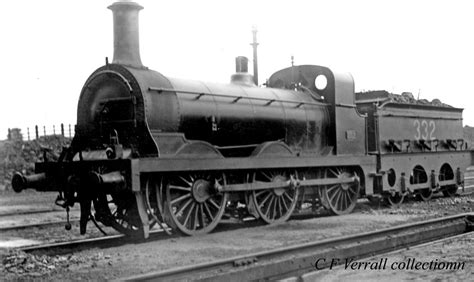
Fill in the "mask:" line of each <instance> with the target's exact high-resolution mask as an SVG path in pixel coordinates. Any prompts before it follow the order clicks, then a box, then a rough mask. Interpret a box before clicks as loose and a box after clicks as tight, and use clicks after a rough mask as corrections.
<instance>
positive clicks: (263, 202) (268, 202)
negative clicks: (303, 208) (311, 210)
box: [251, 170, 299, 224]
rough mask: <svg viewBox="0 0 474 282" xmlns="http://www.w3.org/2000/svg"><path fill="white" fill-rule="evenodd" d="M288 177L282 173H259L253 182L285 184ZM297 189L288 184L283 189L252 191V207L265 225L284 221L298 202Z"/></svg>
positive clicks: (285, 173) (287, 174)
mask: <svg viewBox="0 0 474 282" xmlns="http://www.w3.org/2000/svg"><path fill="white" fill-rule="evenodd" d="M288 180H290V175H289V173H287V172H283V171H276V170H273V171H259V172H256V173H255V174H254V176H253V181H254V182H272V183H286V182H288ZM298 191H299V190H298V188H296V187H291V186H290V184H288V185H287V187H284V188H276V189H265V190H254V191H252V193H251V201H252V205H253V207H254V208H255V210H256V211H257V213H258V215H259V216H260V218H261V219H262V220H263V221H264V222H266V223H269V224H270V223H278V222H284V221H286V220H287V219H288V218H289V217H290V215H291V213H292V212H293V210H294V209H295V206H296V203H297V201H298Z"/></svg>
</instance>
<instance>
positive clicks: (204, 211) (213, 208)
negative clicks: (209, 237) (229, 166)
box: [164, 173, 228, 235]
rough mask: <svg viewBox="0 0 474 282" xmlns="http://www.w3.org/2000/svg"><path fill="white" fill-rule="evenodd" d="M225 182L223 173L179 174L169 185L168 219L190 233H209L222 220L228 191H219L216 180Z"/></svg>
mask: <svg viewBox="0 0 474 282" xmlns="http://www.w3.org/2000/svg"><path fill="white" fill-rule="evenodd" d="M216 181H217V182H219V183H220V184H221V185H225V179H224V177H223V176H220V177H215V176H213V175H211V174H207V173H206V174H205V173H189V174H182V175H177V176H175V177H172V178H171V179H169V181H168V183H167V185H166V202H165V204H164V209H165V214H166V218H167V219H168V220H169V221H170V222H167V223H168V224H169V225H171V226H172V227H176V228H178V229H179V230H180V231H181V232H182V233H184V234H186V235H197V234H204V233H208V232H210V231H211V230H213V229H214V227H216V225H217V224H218V223H219V220H220V219H221V217H222V215H223V213H224V210H225V207H226V203H227V196H228V195H227V193H218V192H217V191H216V190H215V188H214V186H215V182H216Z"/></svg>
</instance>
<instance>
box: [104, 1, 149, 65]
mask: <svg viewBox="0 0 474 282" xmlns="http://www.w3.org/2000/svg"><path fill="white" fill-rule="evenodd" d="M108 8H109V9H110V10H112V12H113V14H114V59H113V61H112V63H114V64H123V65H128V66H131V67H136V68H143V65H142V61H141V60H140V44H139V37H138V12H139V11H140V10H141V9H143V7H142V6H140V5H138V4H137V3H135V2H129V1H120V2H115V3H113V4H112V5H110V6H109V7H108Z"/></svg>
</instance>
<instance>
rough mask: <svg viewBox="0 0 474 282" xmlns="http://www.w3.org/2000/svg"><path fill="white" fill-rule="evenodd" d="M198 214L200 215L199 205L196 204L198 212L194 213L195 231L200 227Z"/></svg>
mask: <svg viewBox="0 0 474 282" xmlns="http://www.w3.org/2000/svg"><path fill="white" fill-rule="evenodd" d="M198 213H199V205H198V204H196V211H195V212H194V220H193V230H196V228H197V226H198V223H199V222H198V220H199V219H198Z"/></svg>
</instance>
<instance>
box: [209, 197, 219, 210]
mask: <svg viewBox="0 0 474 282" xmlns="http://www.w3.org/2000/svg"><path fill="white" fill-rule="evenodd" d="M208 201H209V202H210V203H211V204H212V205H213V206H214V207H215V208H216V209H217V210H219V209H220V207H219V205H218V204H216V202H215V201H214V199H212V198H209V199H208Z"/></svg>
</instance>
